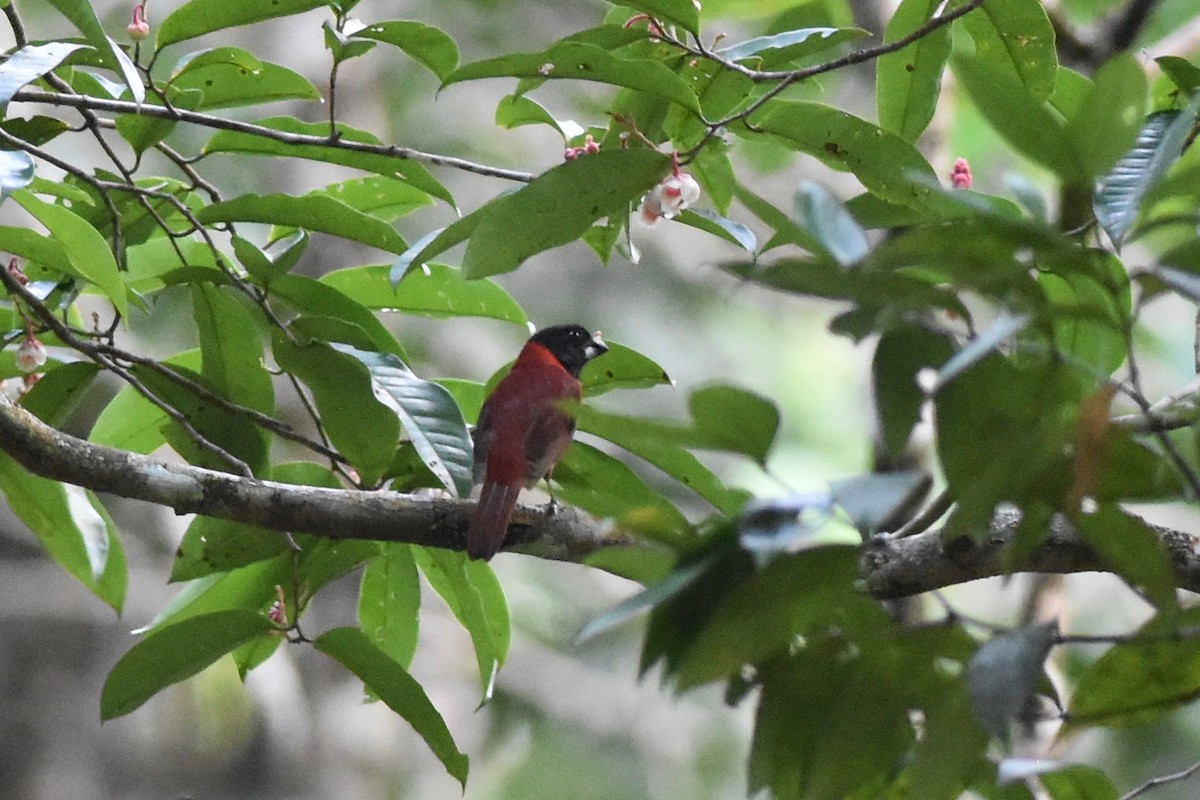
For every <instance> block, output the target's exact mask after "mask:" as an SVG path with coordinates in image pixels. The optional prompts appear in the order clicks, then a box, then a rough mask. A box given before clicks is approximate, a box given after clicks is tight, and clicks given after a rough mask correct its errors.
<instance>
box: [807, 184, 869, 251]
mask: <svg viewBox="0 0 1200 800" xmlns="http://www.w3.org/2000/svg"><path fill="white" fill-rule="evenodd" d="M796 221H797V223H799V225H800V226H801V227H802V228H804V229H805V230H807V231H808V232H809V233H811V234H812V235H813V238H814V239H816V241H818V242H820V244H821V247H822V248H823V249H824V250H825V252H826V253H828V254H829V255H830V256H831V257H832V258H833V260H834V261H836V262H838V263H839V264H841V265H842V266H843V267H849V266H851V265H852V264H855V263H857V262H859V261H861V260H862V259H864V258H866V255H867V253H868V252H869V250H870V245H869V244H868V243H867V234H866V231H864V230H863V229H862V227H860V226H859V224H858V222H857V221H856V220H855V219H854V217H852V216H850V212H848V211H847V210H846V209H845V207H843V206H842V204H841V203H839V202H838V200H837V198H836V197H834V196H833V195H832V194H830V192H829V190H828V189H826V188H825V187H824V186H821V185H820V184H818V183H813V182H811V181H804V182H802V183H801V184H800V188H799V189H797V190H796Z"/></svg>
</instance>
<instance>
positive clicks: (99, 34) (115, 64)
mask: <svg viewBox="0 0 1200 800" xmlns="http://www.w3.org/2000/svg"><path fill="white" fill-rule="evenodd" d="M50 4H51V5H53V6H54V7H55V8H57V9H58V10H59V12H60V13H61V14H62V15H63V16H65V17H66V18H67V19H69V20H71V23H72V24H73V25H74V26H75V27H76V28H78V29H79V32H80V33H82V34H83V35H84V37H85V38H86V39H87V41H88V44H90V45H91V46H92V47H94V48H96V52H97V53H98V54H99V57H100V63H101V64H103V65H104V66H106V67H108V68H109V69H111V70H113V71H114V72H116V73H117V74H118V75H120V76H121V80H122V81H124V82H125V86H126V87H127V88H128V89H129V91H130V93H131V94H132V95H133V99H134V101H135V102H138V103H141V102H142V101H143V100H145V99H146V87H145V86H144V85H142V77H141V75H140V74H139V73H138V71H137V67H136V66H134V63H133V61H131V60H130V58H129V56H127V55H125V51H124V50H122V49H121V48H120V47H119V46H118V45H117V43H116V42H114V41H113V40H112V39H110V38H109V37H108V34H107V33H106V32H105V30H104V25H103V23H101V22H100V19H99V18H98V17H97V16H96V12H95V11H94V10H93V9H92V3H90V2H88V0H50Z"/></svg>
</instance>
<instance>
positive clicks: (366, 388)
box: [274, 335, 400, 485]
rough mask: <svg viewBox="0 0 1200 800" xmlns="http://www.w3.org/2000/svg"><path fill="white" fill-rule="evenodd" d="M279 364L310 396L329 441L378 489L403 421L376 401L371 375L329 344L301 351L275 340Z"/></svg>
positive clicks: (301, 347)
mask: <svg viewBox="0 0 1200 800" xmlns="http://www.w3.org/2000/svg"><path fill="white" fill-rule="evenodd" d="M274 353H275V360H276V361H277V362H278V363H279V366H280V367H282V368H283V369H284V370H286V371H287V372H290V373H291V374H293V375H295V376H296V377H297V378H299V379H300V380H301V381H303V382H304V384H305V385H306V386H308V388H309V390H310V391H311V392H312V396H313V402H314V403H316V406H317V410H318V411H319V412H320V414H321V424H322V426H323V427H324V429H325V432H326V433H327V434H328V435H329V439H330V441H332V442H333V444H334V446H335V447H337V448H338V450H340V451H341V453H342V455H344V456H345V457H346V458H347V459H349V460H350V463H351V464H353V465H354V467H355V468H356V469H357V470H358V471H359V474H360V476H361V478H362V480H363V482H364V483H366V484H368V485H370V484H372V483H374V482H375V481H376V480H378V479H379V477H380V476H381V475H382V474H383V472H384V470H385V469H387V466H388V464H390V463H391V461H392V457H393V456H394V455H395V453H396V447H397V444H398V442H399V440H400V421H399V420H398V419H397V418H396V415H395V414H394V413H393V412H392V411H391V410H390V409H389V408H388V407H387V406H386V405H384V404H383V403H382V402H380V401H379V399H378V398H376V396H375V392H374V388H373V386H372V379H371V374H370V372H369V371H368V369H367V367H366V365H365V364H363V363H362V362H361V361H360V360H359V359H356V358H354V357H353V356H350V355H347V354H345V353H339V352H338V351H337V350H335V349H333V348H332V347H330V346H329V345H327V344H324V343H322V342H312V343H311V344H309V345H307V346H301V345H297V344H295V343H293V342H291V341H289V340H288V339H287V338H286V337H284V336H282V335H276V336H275V339H274Z"/></svg>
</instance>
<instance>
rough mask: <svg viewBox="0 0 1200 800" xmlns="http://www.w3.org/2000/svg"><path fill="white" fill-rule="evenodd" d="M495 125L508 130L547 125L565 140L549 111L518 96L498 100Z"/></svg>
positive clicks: (559, 126)
mask: <svg viewBox="0 0 1200 800" xmlns="http://www.w3.org/2000/svg"><path fill="white" fill-rule="evenodd" d="M496 124H497V125H499V126H500V127H502V128H509V129H512V128H519V127H520V126H522V125H549V126H550V127H551V128H554V130H556V131H558V132H559V133H561V134H563V138H566V133H564V132H563V127H562V125H560V124H559V121H558V120H556V119H555V118H554V117H553V116H552V115H551V114H550V112H549V111H547V110H546V109H544V108H542V107H541V106H540V105H538V104H537V103H536V102H535V101H533V100H531V99H530V98H528V97H526V96H524V95H520V94H510V95H507V96H505V97H502V98H500V102H499V103H497V104H496Z"/></svg>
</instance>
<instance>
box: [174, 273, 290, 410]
mask: <svg viewBox="0 0 1200 800" xmlns="http://www.w3.org/2000/svg"><path fill="white" fill-rule="evenodd" d="M192 308H193V315H194V317H195V320H196V328H197V330H198V331H199V335H200V353H201V356H202V358H203V361H202V364H203V367H202V369H201V372H200V374H201V375H203V376H204V379H205V380H207V381H208V382H209V384H210V385H212V387H213V388H214V389H215V390H216V391H217V392H219V393H220V394H221V395H222V396H223V397H227V398H229V399H230V400H232V401H233V402H235V403H238V404H240V405H244V406H247V407H248V408H252V409H254V410H255V411H261V412H263V413H264V414H273V413H274V412H275V392H274V389H273V388H272V386H271V376H270V374H269V373H268V372H267V370H266V368H265V367H263V363H262V356H263V350H262V338H261V336H260V334H259V332H258V328H257V326H256V325H255V322H254V318H253V317H252V316H251V315H250V311H249V310H248V309H247V308H246V307H245V306H243V305H242V304H241V302H239V301H238V300H237V299H235V298H234V295H233V294H232V292H231V290H228V289H226V288H225V287H223V286H214V285H212V284H207V283H196V284H192Z"/></svg>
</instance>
